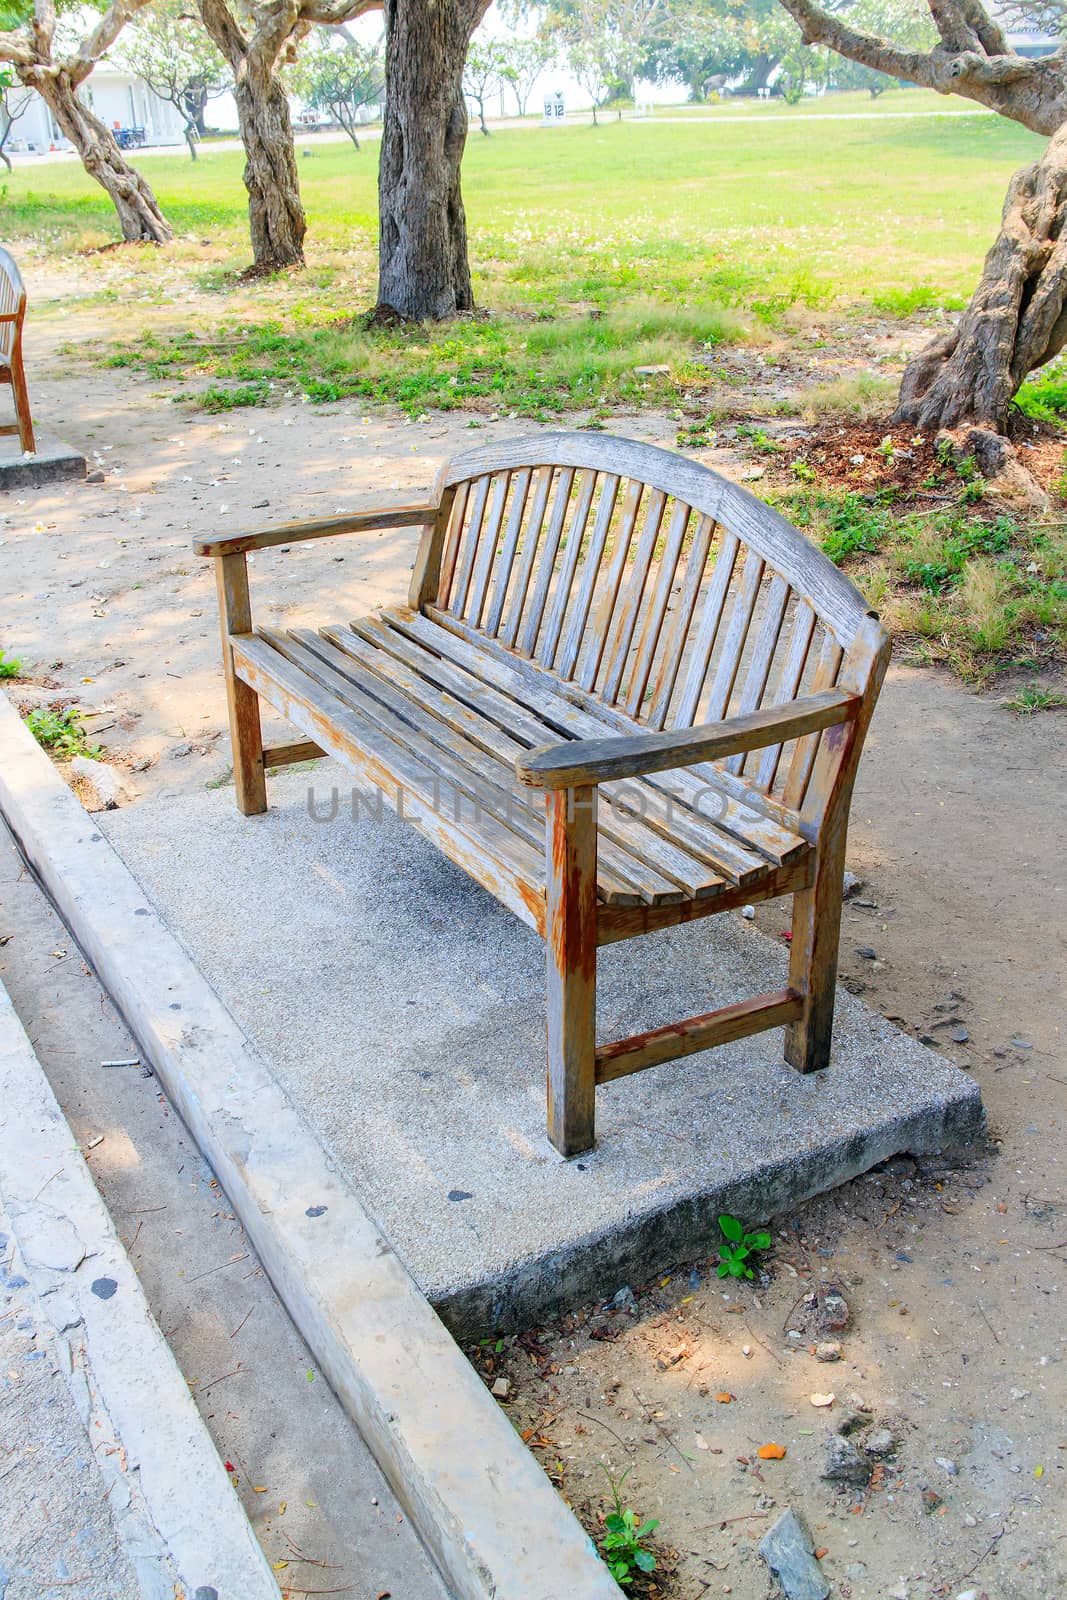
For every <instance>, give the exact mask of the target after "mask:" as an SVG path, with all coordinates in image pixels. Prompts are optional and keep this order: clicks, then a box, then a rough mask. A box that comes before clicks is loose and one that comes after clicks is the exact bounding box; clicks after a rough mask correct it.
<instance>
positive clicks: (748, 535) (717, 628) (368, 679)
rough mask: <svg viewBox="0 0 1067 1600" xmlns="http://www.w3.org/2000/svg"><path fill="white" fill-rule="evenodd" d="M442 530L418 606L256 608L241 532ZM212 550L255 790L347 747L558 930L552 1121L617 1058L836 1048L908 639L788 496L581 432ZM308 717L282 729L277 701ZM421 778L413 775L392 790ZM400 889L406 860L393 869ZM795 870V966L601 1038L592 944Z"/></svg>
mask: <svg viewBox="0 0 1067 1600" xmlns="http://www.w3.org/2000/svg"><path fill="white" fill-rule="evenodd" d="M408 525H416V526H420V527H421V529H422V536H421V542H420V544H419V550H418V556H417V559H416V562H415V568H414V572H413V575H412V579H411V585H410V590H409V595H408V604H407V605H393V606H388V607H386V608H385V609H384V610H382V611H380V612H379V613H377V614H375V615H373V616H369V617H364V618H362V619H360V620H358V621H355V622H345V621H339V622H335V623H333V624H328V625H326V626H324V627H322V628H321V629H319V630H318V632H314V631H312V630H307V629H301V628H294V629H292V630H290V631H288V632H283V631H281V630H278V629H273V628H262V627H261V628H255V629H254V628H253V626H252V616H251V610H250V605H249V591H248V574H247V567H246V553H247V552H248V551H250V550H262V549H264V548H266V547H268V546H271V545H283V544H284V545H288V544H295V543H296V542H297V541H298V540H302V539H317V538H322V537H323V536H326V535H330V534H341V533H357V534H358V533H361V532H366V531H368V530H371V529H376V530H377V529H383V528H398V527H404V526H408ZM195 549H196V550H197V552H198V553H199V554H201V555H209V556H213V557H214V558H215V561H216V570H217V577H218V592H219V603H220V611H221V618H222V635H223V658H224V664H225V674H226V688H227V694H228V698H229V717H230V730H231V735H232V740H233V757H234V772H235V779H236V786H237V801H238V805H239V806H240V808H241V810H242V811H243V812H245V813H246V814H251V813H255V812H260V811H264V810H265V809H266V804H267V802H266V790H265V781H264V779H265V770H266V769H267V768H270V767H276V766H282V765H284V764H286V763H288V762H293V761H299V760H304V759H307V758H308V757H309V756H312V755H317V754H320V753H323V752H328V753H329V754H331V755H333V756H335V757H337V758H338V759H339V760H341V761H342V762H344V763H345V764H346V765H347V766H348V767H349V768H351V770H352V771H353V772H354V773H355V774H356V775H357V777H358V779H359V780H360V781H361V782H362V783H363V784H366V785H369V786H372V787H374V788H376V789H378V790H379V791H380V792H381V794H382V795H383V796H384V802H385V803H386V804H388V805H391V806H392V807H393V808H394V809H400V807H401V806H402V811H403V816H404V818H405V819H406V820H407V821H409V822H410V823H411V824H412V825H413V826H414V827H415V828H418V829H419V830H420V832H422V833H423V834H425V835H426V837H427V838H429V839H432V840H433V842H434V843H435V844H436V845H438V847H439V848H440V849H441V850H442V851H444V853H445V854H446V855H447V856H448V857H449V858H450V859H451V860H452V861H454V862H456V863H457V864H458V865H459V866H460V867H462V868H463V870H464V871H465V872H467V873H469V874H470V876H471V877H473V878H474V879H476V880H477V881H478V882H479V883H481V884H483V885H484V887H485V888H486V889H488V890H489V891H490V893H492V894H493V895H495V896H496V897H497V899H498V900H500V901H502V902H503V904H504V905H506V906H508V907H509V908H510V909H511V910H512V911H514V912H515V914H516V915H517V916H519V917H520V918H521V919H522V920H523V921H524V922H526V923H528V924H529V925H530V927H532V928H535V929H536V930H537V932H538V933H539V934H541V935H542V937H543V938H544V939H545V940H546V943H547V947H548V1135H549V1138H550V1139H551V1141H552V1143H553V1144H554V1145H555V1146H556V1148H557V1149H558V1150H559V1151H561V1152H562V1153H563V1154H564V1155H575V1154H578V1153H580V1152H581V1151H583V1150H587V1149H589V1148H590V1146H591V1145H592V1143H593V1128H594V1092H595V1088H596V1085H597V1084H599V1083H606V1082H608V1081H609V1080H610V1079H613V1078H618V1077H621V1076H623V1075H624V1074H626V1073H629V1072H637V1071H640V1070H642V1069H643V1068H645V1067H653V1066H656V1065H658V1064H659V1063H661V1062H666V1061H670V1060H673V1059H674V1058H676V1057H680V1056H685V1055H689V1054H690V1053H692V1052H693V1051H697V1050H705V1049H708V1048H710V1047H711V1046H712V1045H717V1044H720V1043H723V1042H725V1041H727V1040H731V1039H739V1038H742V1037H744V1036H745V1035H747V1034H751V1033H755V1032H758V1031H760V1030H762V1029H765V1028H776V1027H782V1026H784V1027H785V1029H786V1034H785V1056H786V1060H787V1061H789V1062H791V1063H792V1065H793V1066H794V1067H796V1068H798V1069H799V1070H800V1071H802V1072H809V1071H812V1070H814V1069H816V1068H821V1067H825V1066H826V1065H827V1063H828V1060H829V1053H830V1035H831V1027H832V1022H833V1009H834V984H835V976H836V965H837V945H838V931H839V925H840V915H841V895H842V882H843V873H844V854H845V833H846V829H847V825H848V811H849V801H850V797H851V793H852V786H853V780H854V778H855V773H856V767H857V763H858V760H859V755H860V748H861V745H862V743H863V738H864V734H865V732H866V729H867V724H868V721H869V719H870V716H871V712H872V710H873V708H874V703H875V699H876V697H877V694H878V690H879V687H880V684H881V681H882V678H883V676H884V673H885V668H886V665H887V662H888V659H889V648H890V647H889V639H888V635H887V634H886V632H885V630H884V629H883V628H882V627H881V625H880V624H879V622H878V620H877V617H876V616H875V614H874V613H873V612H872V611H871V610H870V609H869V607H868V606H867V604H866V602H865V601H864V599H863V597H862V596H861V595H860V593H859V592H858V590H857V589H855V588H854V586H853V585H852V584H851V583H850V582H849V580H848V579H847V578H846V577H845V576H844V575H843V574H842V573H841V572H839V571H838V570H837V568H836V567H834V566H833V564H832V563H831V562H830V561H829V560H828V559H827V558H826V556H824V555H823V553H822V552H821V551H820V550H817V549H815V548H814V547H813V546H812V545H811V544H809V543H808V541H807V540H806V539H805V538H803V536H802V535H801V534H799V533H798V532H797V531H796V530H795V529H794V528H792V527H791V526H790V525H789V524H788V523H787V522H786V521H785V520H784V519H783V518H782V517H781V516H779V515H778V513H777V512H775V511H773V510H771V509H770V508H769V507H768V506H765V505H763V504H762V503H761V502H759V501H758V500H756V499H755V498H754V497H753V496H752V495H750V494H748V493H746V492H745V491H744V490H743V489H740V488H738V487H737V486H736V485H735V484H732V483H729V482H727V481H725V480H724V479H722V478H720V477H719V476H717V474H715V473H713V472H710V471H708V470H707V469H706V468H704V467H701V466H698V465H697V464H696V463H694V462H692V461H689V460H687V459H685V458H683V457H680V456H676V455H674V454H672V453H670V452H668V451H665V450H660V449H656V448H653V447H652V446H649V445H644V444H638V443H635V442H634V441H632V440H628V439H617V438H611V437H608V436H605V435H596V434H584V433H555V434H543V435H541V436H540V437H535V438H526V439H516V440H513V441H509V442H505V443H501V444H496V445H491V446H488V447H486V448H484V449H480V450H475V451H472V452H470V453H469V454H466V455H462V456H460V457H458V458H457V459H456V460H455V461H453V462H452V463H451V464H450V465H449V466H448V467H447V468H445V469H443V471H442V472H441V473H440V474H439V476H438V481H437V484H436V485H435V488H434V491H433V493H432V495H431V496H430V498H429V499H428V500H427V501H426V502H425V503H422V504H415V505H407V506H396V505H393V506H391V507H384V506H383V507H381V508H379V509H374V510H369V511H362V512H359V513H356V514H353V515H351V516H344V517H337V518H333V519H330V520H327V521H321V522H311V523H296V524H290V525H288V526H284V527H275V528H268V529H264V530H262V531H260V532H255V533H247V534H241V535H237V536H234V537H230V536H227V535H218V536H217V537H212V538H205V539H202V540H200V541H198V542H197V543H196V545H195ZM260 697H262V699H264V700H266V701H267V702H269V704H270V705H272V706H273V707H274V708H275V710H277V711H279V712H280V713H281V714H282V716H283V717H285V718H286V719H287V720H288V721H289V722H290V723H291V724H292V725H293V726H295V727H296V728H297V729H299V730H300V731H301V732H302V733H303V734H304V735H305V741H302V742H300V743H296V744H292V745H285V746H281V747H275V748H271V749H264V747H263V743H262V736H261V731H260V717H259V699H260ZM398 796H400V798H399V800H398ZM384 892H386V890H385V886H384V885H383V893H384ZM778 895H792V896H793V935H792V946H791V954H790V964H789V977H788V982H787V985H786V987H785V988H783V989H779V990H776V991H774V992H772V993H768V994H761V995H757V996H756V997H754V998H753V999H750V1000H745V1001H744V1002H743V1003H740V1004H735V1005H728V1006H725V1007H721V1008H720V1009H718V1010H715V1011H710V1012H708V1013H707V1014H706V1015H703V1016H698V1017H690V1018H688V1019H686V1020H685V1021H682V1022H678V1023H675V1024H673V1025H672V1026H669V1027H662V1028H656V1029H654V1030H652V1031H651V1032H648V1033H644V1034H640V1035H638V1036H636V1037H633V1038H628V1039H622V1040H618V1041H615V1042H612V1043H606V1044H600V1045H598V1044H597V1043H596V1037H595V1022H596V1003H595V1001H596V961H597V957H596V952H597V947H598V946H599V945H603V944H610V943H612V942H613V941H615V940H618V939H629V938H632V937H634V936H635V935H637V934H641V933H647V932H649V931H651V930H654V929H657V928H666V927H670V926H672V925H673V924H676V923H682V922H689V921H691V920H692V919H694V918H697V917H705V916H709V915H711V914H713V913H714V912H717V911H725V910H728V909H731V908H733V907H737V906H741V905H744V904H747V903H749V902H752V901H757V900H766V899H770V898H772V897H774V896H778Z"/></svg>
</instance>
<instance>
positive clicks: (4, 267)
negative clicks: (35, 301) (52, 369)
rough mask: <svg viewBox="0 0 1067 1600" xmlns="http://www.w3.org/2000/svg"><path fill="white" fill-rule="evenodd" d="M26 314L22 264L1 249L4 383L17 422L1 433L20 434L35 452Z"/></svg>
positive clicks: (0, 375)
mask: <svg viewBox="0 0 1067 1600" xmlns="http://www.w3.org/2000/svg"><path fill="white" fill-rule="evenodd" d="M25 317H26V290H25V289H24V288H23V286H22V277H21V274H20V273H19V269H18V267H17V266H16V265H15V263H14V261H13V259H12V258H11V256H9V255H8V253H7V251H6V250H3V249H0V383H9V384H10V385H11V392H12V395H13V397H14V401H15V416H16V418H17V419H18V420H17V421H16V422H14V423H10V422H8V423H5V424H4V425H3V426H2V427H0V433H3V434H7V433H17V434H18V436H19V443H20V444H21V445H22V448H23V450H28V451H29V452H30V454H31V455H32V454H33V453H34V450H35V449H36V446H35V444H34V440H33V423H32V421H31V419H30V397H29V394H28V393H27V390H26V373H25V370H24V368H23V365H22V324H23V322H24V320H25Z"/></svg>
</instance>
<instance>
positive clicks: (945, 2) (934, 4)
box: [926, 0, 979, 53]
mask: <svg viewBox="0 0 1067 1600" xmlns="http://www.w3.org/2000/svg"><path fill="white" fill-rule="evenodd" d="M926 3H927V5H928V6H929V8H930V15H931V16H932V17H933V19H934V26H935V27H936V29H937V31H938V33H939V34H940V35H941V43H942V44H943V45H944V47H945V49H946V50H951V51H953V52H954V53H955V52H957V51H960V50H976V49H977V48H978V42H979V41H978V35H977V34H976V33H975V31H974V29H973V28H971V27H969V26H968V24H967V21H966V19H965V18H964V15H963V9H962V7H961V6H958V5H956V4H955V0H926Z"/></svg>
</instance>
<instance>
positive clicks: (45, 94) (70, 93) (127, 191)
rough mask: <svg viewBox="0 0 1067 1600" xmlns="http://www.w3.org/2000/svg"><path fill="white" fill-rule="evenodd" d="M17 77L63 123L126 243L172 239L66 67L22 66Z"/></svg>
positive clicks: (147, 193) (140, 182)
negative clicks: (111, 207) (108, 201)
mask: <svg viewBox="0 0 1067 1600" xmlns="http://www.w3.org/2000/svg"><path fill="white" fill-rule="evenodd" d="M17 70H18V74H19V78H20V79H21V81H22V82H23V83H24V84H25V85H26V87H27V88H28V89H36V90H37V92H38V93H39V94H40V96H41V98H42V99H43V100H44V101H45V102H46V103H47V105H48V108H49V110H50V111H51V113H52V115H53V116H54V117H55V119H56V121H57V122H58V124H59V126H60V128H61V129H62V131H63V133H64V134H65V135H66V137H67V138H68V139H69V140H70V142H71V144H72V145H73V146H74V148H75V150H77V152H78V154H79V156H80V157H81V160H82V165H83V167H84V168H85V170H86V172H87V173H88V174H89V176H90V177H91V178H95V179H96V181H97V183H99V184H100V185H101V187H102V188H104V189H106V190H107V192H108V194H109V195H110V196H111V200H112V203H113V205H114V207H115V210H116V211H117V212H118V214H119V222H120V223H121V225H122V237H123V238H124V239H125V240H126V241H127V242H128V243H134V242H136V241H139V240H143V241H148V242H150V243H152V244H169V243H170V241H171V239H173V237H174V233H173V230H172V228H171V226H170V223H169V222H168V221H167V219H166V217H164V215H163V213H162V211H160V209H159V206H158V204H157V203H156V197H155V195H154V194H153V193H152V191H151V189H150V188H149V186H148V184H147V183H146V182H145V180H144V179H143V178H142V177H141V174H140V173H139V172H137V171H135V170H134V168H133V167H131V166H130V164H129V162H128V161H127V160H126V158H125V156H124V155H123V154H122V151H121V150H120V149H119V147H118V144H117V143H116V141H115V138H114V135H113V134H112V133H111V131H110V129H109V128H106V127H105V126H104V124H103V123H102V122H101V121H100V119H99V117H96V116H94V115H93V113H92V112H91V111H90V110H89V107H88V106H86V105H83V104H82V102H81V101H80V100H79V99H78V97H77V95H76V94H75V92H74V88H73V85H72V84H71V81H70V77H69V75H68V74H67V73H66V72H62V71H61V72H54V71H48V70H47V69H45V68H41V67H20V68H18V69H17Z"/></svg>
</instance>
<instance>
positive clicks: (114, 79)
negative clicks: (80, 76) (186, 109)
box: [5, 62, 184, 154]
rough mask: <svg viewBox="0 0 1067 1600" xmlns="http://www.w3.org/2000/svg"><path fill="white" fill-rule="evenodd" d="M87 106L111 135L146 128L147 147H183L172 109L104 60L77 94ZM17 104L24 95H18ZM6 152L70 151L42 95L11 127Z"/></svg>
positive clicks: (33, 98) (179, 122) (178, 120)
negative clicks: (125, 129)
mask: <svg viewBox="0 0 1067 1600" xmlns="http://www.w3.org/2000/svg"><path fill="white" fill-rule="evenodd" d="M78 92H79V95H80V97H81V98H82V99H83V100H84V101H85V104H86V105H87V106H88V107H89V108H90V110H91V111H94V112H95V113H96V115H97V116H98V117H99V118H100V120H101V122H103V123H105V124H106V126H107V127H109V128H110V129H111V131H112V132H113V133H117V132H119V131H120V130H122V129H124V128H130V129H133V128H142V129H143V130H144V143H145V144H157V145H158V144H163V145H166V144H181V142H182V139H183V138H184V134H183V131H182V129H183V126H184V124H183V123H182V119H181V117H180V115H179V114H178V112H177V110H176V109H175V107H174V106H172V105H170V104H169V103H168V102H167V101H166V100H161V99H160V98H159V96H158V95H156V94H153V93H152V90H151V89H149V88H148V86H147V84H144V83H142V82H141V80H140V78H135V77H133V76H132V75H131V74H130V73H128V72H119V71H117V70H116V69H115V68H114V67H111V66H109V65H108V63H107V62H103V63H102V64H101V65H100V66H98V67H94V68H93V71H92V72H91V73H90V74H89V76H88V78H87V79H86V80H85V82H84V83H83V84H82V86H81V89H80V90H79V91H78ZM14 99H15V103H16V105H17V104H18V103H19V101H20V100H21V99H22V96H21V95H20V94H19V93H18V91H17V90H16V91H15V95H14ZM5 148H6V149H7V150H9V151H11V152H13V153H15V152H19V151H22V152H29V153H31V154H33V153H39V152H41V151H46V150H68V149H69V148H70V146H69V144H68V143H67V140H66V139H65V138H64V137H63V135H62V134H61V133H60V131H59V127H58V125H57V123H56V121H55V118H54V117H53V116H52V113H51V111H49V109H48V107H47V105H46V104H45V102H44V101H43V100H42V99H41V97H40V95H39V94H36V93H31V94H30V98H29V104H28V105H27V107H26V110H25V111H24V112H23V113H22V115H21V116H19V117H18V119H17V121H16V122H15V124H14V126H13V127H12V129H11V137H10V138H9V139H8V141H7V145H6V146H5Z"/></svg>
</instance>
